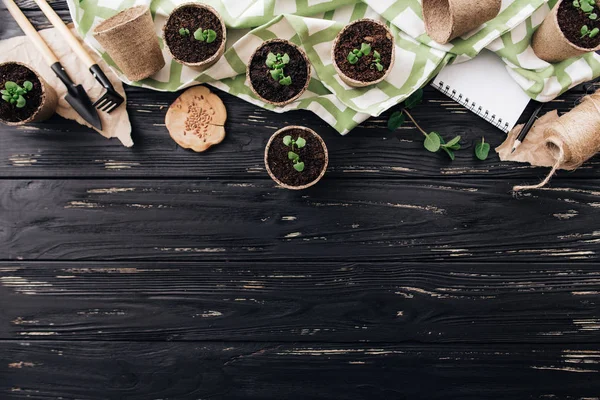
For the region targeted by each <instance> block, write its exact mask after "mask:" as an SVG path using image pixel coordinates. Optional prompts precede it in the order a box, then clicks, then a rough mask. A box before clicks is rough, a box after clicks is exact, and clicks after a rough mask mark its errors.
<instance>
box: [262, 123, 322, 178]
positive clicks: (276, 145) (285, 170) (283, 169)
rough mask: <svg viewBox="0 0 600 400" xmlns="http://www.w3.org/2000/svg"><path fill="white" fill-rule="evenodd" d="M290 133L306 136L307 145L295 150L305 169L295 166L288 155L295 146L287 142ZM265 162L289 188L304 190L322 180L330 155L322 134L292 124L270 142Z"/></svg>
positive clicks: (274, 174) (275, 176)
mask: <svg viewBox="0 0 600 400" xmlns="http://www.w3.org/2000/svg"><path fill="white" fill-rule="evenodd" d="M287 135H290V136H291V137H292V139H294V140H296V139H298V137H302V138H303V139H305V140H306V145H305V146H304V147H303V148H301V149H298V148H296V147H294V150H293V151H294V153H296V154H298V155H299V156H300V160H302V161H303V162H304V171H302V172H298V171H296V169H294V163H293V161H291V160H290V159H289V158H288V152H290V151H292V149H291V148H290V147H288V146H286V145H285V144H284V143H283V138H284V137H285V136H287ZM265 163H266V166H267V171H268V172H269V175H271V177H272V178H274V180H275V181H276V182H277V183H279V184H282V186H284V187H288V188H289V189H304V188H306V187H308V186H312V185H313V184H315V183H317V181H319V179H321V178H322V177H323V175H324V173H325V170H326V169H327V164H328V154H327V149H326V148H325V144H324V142H323V141H322V139H321V137H320V136H319V135H317V134H316V133H315V132H313V131H312V130H310V129H308V128H303V127H297V126H290V127H287V128H284V129H281V130H279V131H278V132H276V133H275V134H274V135H273V136H272V137H271V139H269V143H268V144H267V149H266V154H265Z"/></svg>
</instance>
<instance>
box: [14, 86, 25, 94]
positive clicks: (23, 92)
mask: <svg viewBox="0 0 600 400" xmlns="http://www.w3.org/2000/svg"><path fill="white" fill-rule="evenodd" d="M16 93H17V94H18V95H19V96H22V95H24V94H25V93H27V92H26V91H25V89H23V88H22V87H20V88H18V89H17V91H16Z"/></svg>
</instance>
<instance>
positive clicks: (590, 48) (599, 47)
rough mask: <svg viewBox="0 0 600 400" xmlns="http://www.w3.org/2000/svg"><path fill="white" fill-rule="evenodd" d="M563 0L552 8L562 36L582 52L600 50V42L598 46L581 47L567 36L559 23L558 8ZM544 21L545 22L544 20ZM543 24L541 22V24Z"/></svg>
mask: <svg viewBox="0 0 600 400" xmlns="http://www.w3.org/2000/svg"><path fill="white" fill-rule="evenodd" d="M562 2H563V0H558V2H557V3H556V4H555V5H554V8H553V9H552V11H551V13H552V20H553V22H554V23H555V24H556V26H557V27H558V30H559V31H560V33H561V34H562V36H563V37H564V38H565V40H566V41H567V43H568V44H569V45H570V46H571V47H573V48H574V49H577V50H579V51H581V52H584V53H589V52H591V51H597V50H600V44H598V46H596V47H581V46H578V45H576V44H575V43H573V42H571V41H570V40H569V38H568V37H567V35H565V33H564V32H563V30H562V28H561V27H560V24H559V23H558V9H559V7H560V5H561V4H562ZM542 23H543V22H542ZM540 26H541V24H540ZM538 28H539V26H538ZM536 32H537V29H536Z"/></svg>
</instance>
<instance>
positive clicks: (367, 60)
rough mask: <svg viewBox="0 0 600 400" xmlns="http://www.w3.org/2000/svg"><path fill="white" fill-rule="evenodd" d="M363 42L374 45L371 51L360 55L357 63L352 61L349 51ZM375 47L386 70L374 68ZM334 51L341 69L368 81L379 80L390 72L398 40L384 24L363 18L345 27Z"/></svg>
mask: <svg viewBox="0 0 600 400" xmlns="http://www.w3.org/2000/svg"><path fill="white" fill-rule="evenodd" d="M363 43H367V44H370V45H371V53H370V54H369V55H366V56H362V57H360V58H359V59H358V62H357V63H356V64H350V62H349V61H348V54H349V53H350V52H352V50H354V49H360V47H361V45H362V44H363ZM374 51H377V52H379V54H380V55H381V65H383V71H378V70H377V69H376V68H374V65H373V61H374V57H373V54H374ZM333 52H334V60H335V63H336V65H337V67H338V69H339V70H340V71H341V72H342V73H343V74H344V75H346V76H347V77H348V78H350V79H353V80H355V81H359V82H365V83H369V82H375V81H377V80H379V79H381V78H383V77H384V76H385V75H386V73H387V71H388V70H389V68H390V65H391V64H392V62H393V58H394V57H393V52H394V41H393V39H392V36H391V34H390V32H389V31H388V30H387V29H386V28H385V27H384V26H383V25H382V24H379V23H377V22H375V21H371V20H360V21H357V22H355V23H353V24H351V25H348V26H347V27H346V28H344V30H343V31H342V32H341V33H340V34H339V36H338V38H337V41H336V43H335V45H334V49H333Z"/></svg>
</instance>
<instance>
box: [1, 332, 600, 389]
mask: <svg viewBox="0 0 600 400" xmlns="http://www.w3.org/2000/svg"><path fill="white" fill-rule="evenodd" d="M599 359H600V353H599V352H598V350H597V347H594V346H590V347H579V346H571V347H566V348H565V347H557V346H542V347H540V346H526V347H524V346H522V347H513V346H493V347H492V346H457V345H451V346H435V347H430V346H428V347H423V346H418V345H407V346H393V345H386V344H373V345H369V344H365V345H360V346H353V347H347V346H344V345H320V344H305V345H294V344H281V343H270V344H266V343H202V344H198V343H155V342H146V343H122V342H121V343H119V342H72V343H67V344H65V343H62V342H53V341H48V342H15V341H12V342H2V343H0V376H2V378H3V379H1V380H0V393H2V398H3V399H29V398H34V399H49V398H52V399H54V398H59V397H62V398H67V399H71V398H72V399H75V398H76V399H86V400H94V399H102V400H104V399H107V398H108V399H121V398H127V399H132V400H133V399H135V400H147V399H208V398H211V399H228V400H229V399H231V400H233V399H246V400H247V399H260V400H269V399H273V400H280V399H302V400H317V399H328V400H329V399H347V400H351V399H381V400H383V399H386V400H387V399H429V400H434V399H444V400H448V399H460V400H465V399H476V400H481V399H506V398H510V399H547V398H560V399H567V398H573V399H575V398H576V399H584V398H585V399H597V398H598V393H600V380H598V379H597V375H598V373H600V367H599V364H598V361H599Z"/></svg>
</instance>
